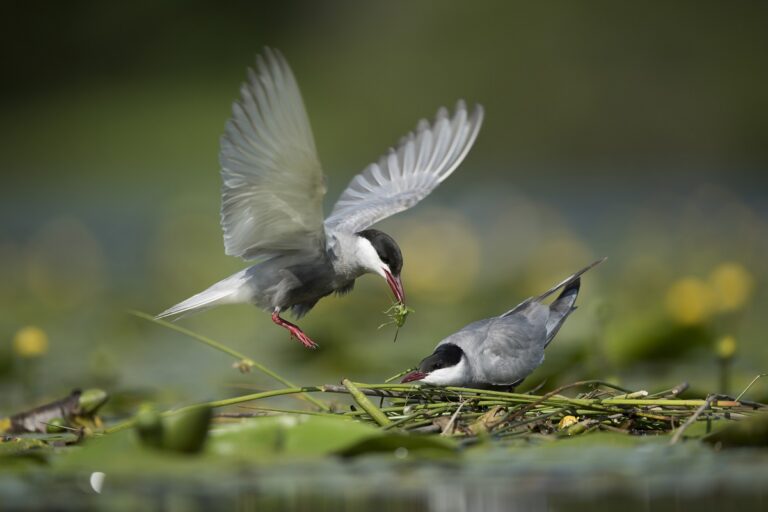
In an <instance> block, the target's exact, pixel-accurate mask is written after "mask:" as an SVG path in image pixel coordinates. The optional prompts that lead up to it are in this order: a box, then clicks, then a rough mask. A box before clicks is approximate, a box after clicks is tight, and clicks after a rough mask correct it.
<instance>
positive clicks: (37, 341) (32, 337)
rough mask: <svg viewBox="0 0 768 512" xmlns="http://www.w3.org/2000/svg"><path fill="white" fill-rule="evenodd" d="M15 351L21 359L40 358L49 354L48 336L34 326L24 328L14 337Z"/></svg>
mask: <svg viewBox="0 0 768 512" xmlns="http://www.w3.org/2000/svg"><path fill="white" fill-rule="evenodd" d="M13 351H14V352H16V354H17V355H19V356H21V357H39V356H41V355H43V354H45V353H46V352H48V335H47V334H45V331H44V330H42V329H40V328H39V327H35V326H33V325H30V326H27V327H22V328H21V329H19V330H18V331H16V335H15V336H14V337H13Z"/></svg>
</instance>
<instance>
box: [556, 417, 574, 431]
mask: <svg viewBox="0 0 768 512" xmlns="http://www.w3.org/2000/svg"><path fill="white" fill-rule="evenodd" d="M578 422H579V420H578V419H576V416H563V419H561V420H560V423H558V424H557V428H558V430H564V429H566V428H568V427H570V426H571V425H574V424H576V423H578Z"/></svg>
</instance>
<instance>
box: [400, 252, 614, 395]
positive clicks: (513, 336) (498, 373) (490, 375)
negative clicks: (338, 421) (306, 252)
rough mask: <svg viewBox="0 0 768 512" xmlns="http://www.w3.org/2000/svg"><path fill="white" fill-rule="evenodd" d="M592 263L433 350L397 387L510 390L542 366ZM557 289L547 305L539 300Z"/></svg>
mask: <svg viewBox="0 0 768 512" xmlns="http://www.w3.org/2000/svg"><path fill="white" fill-rule="evenodd" d="M603 261H605V258H603V259H601V260H598V261H595V262H594V263H592V264H591V265H589V266H588V267H586V268H583V269H581V270H579V271H578V272H576V273H575V274H573V275H572V276H570V277H568V278H567V279H565V280H564V281H562V282H560V283H558V284H557V285H555V286H554V287H552V288H551V289H549V290H547V291H546V292H545V293H543V294H542V295H539V296H538V297H531V298H529V299H526V300H524V301H523V302H521V303H520V304H518V305H517V306H516V307H515V308H514V309H512V310H510V311H507V312H506V313H504V314H503V315H501V316H497V317H494V318H486V319H485V320H479V321H477V322H473V323H471V324H469V325H467V326H466V327H464V328H463V329H461V330H460V331H458V332H456V333H454V334H451V335H450V336H448V337H447V338H445V339H444V340H443V341H441V342H440V343H438V344H437V347H436V348H435V351H434V352H432V354H431V355H430V356H428V357H426V358H424V359H423V360H422V361H421V362H420V363H419V367H418V369H417V370H415V371H413V372H411V373H409V374H407V375H406V376H405V377H403V379H402V382H413V381H419V382H423V383H425V384H431V385H434V386H462V387H470V388H480V389H484V388H495V387H504V388H513V387H515V386H517V385H518V384H520V383H521V382H522V381H523V379H525V378H526V377H527V376H528V375H530V374H531V373H532V372H533V371H534V370H535V369H536V368H538V367H539V366H541V363H543V362H544V349H545V348H547V345H549V343H550V342H551V341H552V339H553V338H554V337H555V335H556V334H557V331H558V330H560V327H562V325H563V323H564V322H565V319H566V318H568V315H570V314H571V313H572V312H573V311H574V310H575V309H576V307H575V306H574V303H575V302H576V297H577V296H578V294H579V286H580V283H581V275H582V274H583V273H584V272H586V271H587V270H589V269H591V268H592V267H594V266H595V265H597V264H599V263H602V262H603ZM560 288H562V289H563V291H562V292H561V293H560V295H559V296H558V297H557V298H556V299H555V300H554V301H552V303H550V304H543V303H542V301H543V300H544V299H546V298H547V297H549V296H550V295H552V294H553V293H555V292H556V291H557V290H559V289H560Z"/></svg>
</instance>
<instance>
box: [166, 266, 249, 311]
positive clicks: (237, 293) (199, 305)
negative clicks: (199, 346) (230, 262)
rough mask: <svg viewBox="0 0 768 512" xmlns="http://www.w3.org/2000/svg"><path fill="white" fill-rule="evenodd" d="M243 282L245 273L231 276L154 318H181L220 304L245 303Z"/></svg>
mask: <svg viewBox="0 0 768 512" xmlns="http://www.w3.org/2000/svg"><path fill="white" fill-rule="evenodd" d="M245 281H246V275H245V271H241V272H238V273H237V274H233V275H231V276H229V277H227V278H226V279H222V280H221V281H219V282H218V283H216V284H214V285H213V286H211V287H210V288H208V289H206V290H203V291H202V292H200V293H198V294H196V295H193V296H192V297H190V298H188V299H187V300H185V301H182V302H179V303H178V304H176V305H175V306H172V307H170V308H168V309H166V310H165V311H163V312H162V313H160V314H159V315H157V316H156V317H155V318H167V317H172V316H173V317H176V318H180V317H181V316H184V315H188V314H191V313H199V312H200V311H204V310H206V309H209V308H212V307H215V306H220V305H222V304H236V303H239V302H245V301H246V300H247V299H246V298H244V297H243V291H244V288H243V285H244V284H245Z"/></svg>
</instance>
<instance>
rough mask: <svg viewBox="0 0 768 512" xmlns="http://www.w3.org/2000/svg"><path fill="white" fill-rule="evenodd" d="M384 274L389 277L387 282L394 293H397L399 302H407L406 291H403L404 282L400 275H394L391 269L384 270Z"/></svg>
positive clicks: (396, 296)
mask: <svg viewBox="0 0 768 512" xmlns="http://www.w3.org/2000/svg"><path fill="white" fill-rule="evenodd" d="M384 275H386V277H387V284H388V285H389V287H390V288H391V289H392V293H394V294H395V298H396V299H397V302H399V303H400V304H405V291H403V282H402V281H401V280H400V276H393V275H392V273H391V272H390V271H389V270H384Z"/></svg>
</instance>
